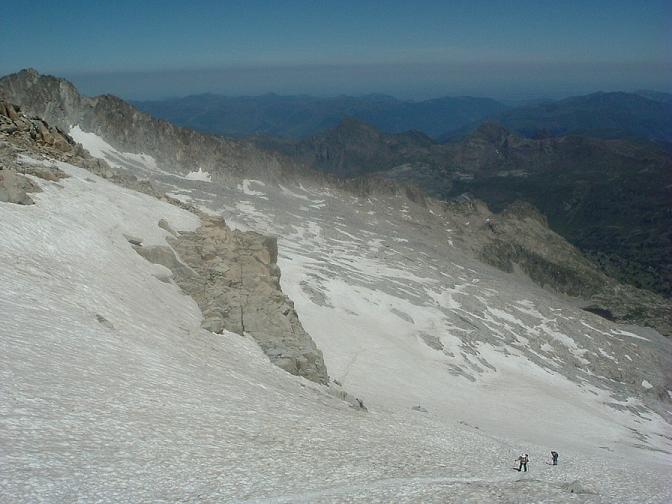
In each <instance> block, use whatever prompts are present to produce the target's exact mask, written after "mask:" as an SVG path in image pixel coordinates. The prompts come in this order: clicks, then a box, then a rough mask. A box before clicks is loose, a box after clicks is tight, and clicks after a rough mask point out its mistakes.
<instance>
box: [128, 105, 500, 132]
mask: <svg viewBox="0 0 672 504" xmlns="http://www.w3.org/2000/svg"><path fill="white" fill-rule="evenodd" d="M134 105H135V106H136V107H138V108H139V109H140V110H142V111H144V112H148V113H149V114H152V115H154V116H155V117H158V118H161V119H166V120H168V121H170V122H172V123H175V124H178V125H180V126H184V127H188V128H193V129H197V130H200V131H204V132H207V133H216V134H220V135H230V136H247V135H256V134H265V135H274V136H281V137H288V138H303V137H306V136H310V135H313V134H315V133H317V132H319V131H323V130H325V129H328V128H332V127H334V126H336V125H337V124H338V123H339V122H341V120H342V119H343V118H344V117H348V116H350V117H355V118H357V119H360V120H362V121H366V122H368V123H370V124H373V125H375V126H376V127H378V128H380V129H382V130H383V131H386V132H390V133H399V132H402V131H408V130H414V129H415V130H420V131H423V132H425V133H426V134H428V135H430V136H440V135H442V134H444V133H446V132H448V131H454V130H458V129H460V128H463V127H465V126H466V125H469V124H473V123H475V122H478V121H481V120H483V119H485V118H486V117H490V116H492V115H495V114H498V113H500V112H502V111H504V110H506V109H507V106H506V105H504V104H502V103H500V102H498V101H496V100H492V99H490V98H472V97H466V96H461V97H444V98H437V99H434V100H427V101H421V102H410V101H402V100H398V99H396V98H393V97H391V96H386V95H366V96H337V97H333V98H316V97H313V96H279V95H275V94H267V95H263V96H243V97H237V98H234V97H227V96H220V95H212V94H204V95H196V96H187V97H185V98H175V99H168V100H162V101H144V102H134Z"/></svg>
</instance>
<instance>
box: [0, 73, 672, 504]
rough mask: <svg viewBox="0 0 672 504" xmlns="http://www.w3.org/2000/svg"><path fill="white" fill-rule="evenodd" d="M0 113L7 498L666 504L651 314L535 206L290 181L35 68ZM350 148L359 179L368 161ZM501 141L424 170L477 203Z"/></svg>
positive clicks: (309, 153)
mask: <svg viewBox="0 0 672 504" xmlns="http://www.w3.org/2000/svg"><path fill="white" fill-rule="evenodd" d="M0 92H1V93H2V96H3V99H4V100H6V101H4V102H3V105H2V107H0V125H1V128H0V166H1V167H2V170H0V195H3V194H10V193H11V194H10V196H3V200H1V201H0V285H3V286H4V288H3V289H1V290H0V327H1V328H2V331H0V338H1V339H0V345H1V347H2V352H0V370H2V371H1V372H2V378H3V379H2V380H1V381H0V383H1V384H0V398H1V399H2V400H0V447H1V448H0V453H2V455H3V457H4V458H5V459H7V460H11V464H8V465H7V468H6V470H3V471H1V472H0V483H1V485H2V488H3V498H5V499H6V500H8V501H11V502H35V501H44V502H67V501H76V500H79V501H82V500H85V501H97V502H118V501H119V500H123V501H133V502H142V501H148V502H149V501H151V502H175V501H184V502H203V501H206V502H207V501H211V502H241V501H245V502H371V501H378V502H397V501H401V502H403V501H407V502H492V501H501V502H516V501H519V500H520V499H521V498H524V499H528V500H534V501H535V502H537V501H538V502H549V503H551V502H553V503H560V502H586V503H600V502H604V503H607V502H609V503H632V502H649V503H665V502H669V501H670V498H672V494H671V493H670V488H672V487H671V486H670V485H669V482H670V481H669V466H670V457H671V456H672V428H671V424H672V417H671V416H670V411H671V409H672V408H671V406H670V405H671V402H672V381H671V379H670V373H669V370H670V369H672V340H670V338H669V335H670V325H669V324H670V320H671V318H670V308H671V304H670V302H669V300H667V299H665V298H663V297H661V296H659V295H656V294H653V293H652V292H650V291H648V290H643V289H638V288H635V287H633V286H628V285H624V284H622V283H619V281H618V280H616V279H614V278H612V277H610V276H608V275H607V274H606V273H605V271H604V270H602V269H600V268H598V267H596V265H595V263H594V262H593V261H592V260H591V258H590V257H587V256H586V255H585V254H584V253H583V252H582V251H581V249H580V248H577V247H575V246H574V245H572V244H570V243H569V242H568V241H567V240H565V239H564V238H563V236H562V235H561V234H558V233H557V232H556V231H555V230H554V229H553V226H552V224H551V219H550V217H549V216H547V215H545V214H544V213H543V212H542V211H540V210H539V209H537V208H536V207H535V206H533V205H531V204H530V203H529V202H527V203H526V202H513V203H512V204H509V205H507V206H505V207H504V209H503V210H502V211H500V212H498V213H495V212H493V211H492V210H491V209H490V208H489V206H488V205H487V204H486V203H484V202H483V201H481V200H478V199H475V198H473V197H472V196H469V195H464V194H463V195H461V196H460V197H458V198H453V199H450V200H445V199H438V198H435V197H433V196H431V195H429V194H428V193H427V192H426V191H423V190H421V189H419V188H417V187H411V186H408V185H405V184H404V183H403V182H404V181H403V180H401V179H400V178H397V180H394V177H392V176H385V172H386V171H389V170H383V173H377V174H374V175H367V176H359V177H355V178H336V177H333V176H329V175H325V174H324V173H323V172H321V171H316V170H314V169H313V167H312V161H311V159H315V157H313V156H316V155H317V154H316V153H318V154H319V153H322V154H324V155H322V154H320V156H321V157H320V159H321V160H323V161H324V162H327V161H329V160H331V159H335V158H334V157H332V154H331V153H332V152H334V151H332V150H330V147H329V146H326V147H325V146H324V145H323V146H320V147H319V148H317V149H314V150H311V149H310V148H309V147H307V146H304V147H305V150H303V149H304V147H296V146H294V147H293V148H295V150H294V151H293V153H292V151H291V150H283V149H275V148H274V149H275V150H273V149H270V148H268V146H260V145H258V144H254V143H251V142H248V141H239V140H230V139H223V138H219V137H211V136H207V135H203V134H201V133H196V132H193V131H190V130H183V129H181V128H178V127H176V126H173V125H170V124H169V123H165V122H162V121H157V120H155V119H153V118H151V117H150V116H148V115H146V114H143V113H141V112H138V111H136V110H135V109H134V108H133V107H132V106H130V105H128V104H126V103H124V102H122V101H121V100H119V99H117V98H113V97H97V98H88V97H83V96H81V95H79V93H78V92H77V90H76V89H75V88H74V87H73V86H72V85H71V84H69V83H68V82H66V81H64V80H61V79H58V78H55V77H48V76H42V75H39V74H37V73H36V72H34V71H23V72H20V73H18V74H15V75H11V76H7V77H5V78H3V79H0ZM10 104H11V105H10ZM52 120H53V121H54V123H53V124H52V122H51V121H52ZM40 125H41V126H40ZM19 126H21V127H19ZM58 128H60V129H58ZM346 130H347V131H341V132H339V133H338V136H339V138H340V141H341V142H342V144H341V146H342V147H343V149H340V147H339V149H340V152H344V151H347V152H350V149H351V147H350V146H351V144H352V142H353V141H355V147H356V148H353V149H352V150H353V151H354V152H355V153H356V154H357V157H356V159H360V160H362V163H364V162H366V164H369V163H370V162H371V160H373V159H376V157H375V156H369V155H368V154H367V152H366V151H364V152H360V151H361V149H360V147H358V145H359V146H361V148H362V149H365V145H366V144H367V142H369V141H371V140H375V141H376V142H382V144H385V142H386V139H385V136H381V135H380V134H379V133H376V132H375V130H370V129H368V128H367V127H363V126H361V125H359V124H350V125H347V124H346ZM40 131H44V132H48V133H49V135H42V134H41V133H40ZM353 131H354V132H357V131H360V132H361V134H360V133H354V134H353V133H352V132H353ZM57 134H58V138H57V137H56V135H57ZM508 137H509V133H507V132H506V131H505V130H503V129H501V128H499V127H497V126H492V125H491V126H488V127H487V128H486V129H484V130H483V131H480V132H479V133H478V136H476V137H472V138H471V139H470V140H469V141H467V142H471V144H469V145H467V144H466V143H465V144H460V145H457V146H456V145H453V146H451V147H441V148H442V149H453V151H452V152H454V153H461V154H460V155H461V156H462V158H463V159H464V163H465V168H464V170H465V171H464V172H460V173H462V174H461V175H460V176H459V177H461V178H463V179H465V180H466V179H467V178H469V176H471V175H473V180H477V178H478V177H479V176H480V175H479V174H480V173H481V172H483V173H492V172H491V170H492V169H494V168H492V166H491V165H490V164H488V163H490V160H493V159H494V160H495V161H496V160H497V159H498V158H497V156H498V154H497V152H496V150H495V151H492V149H491V145H492V143H493V142H495V143H497V142H501V141H502V140H503V139H506V138H508ZM357 141H361V144H357V143H356V142H357ZM511 142H512V143H513V140H511ZM515 142H518V143H515V145H514V146H513V147H512V148H511V149H512V154H511V155H510V156H509V158H510V159H517V158H516V156H521V158H524V157H525V156H524V154H521V153H525V152H527V151H528V150H532V151H533V152H534V153H535V154H534V156H539V157H542V158H543V156H545V154H543V153H539V152H537V151H536V150H535V149H538V148H539V146H540V145H542V146H546V147H544V148H548V149H549V151H550V152H553V153H555V154H553V156H557V157H558V158H561V157H562V156H561V154H560V153H562V152H567V151H564V150H562V149H564V147H563V146H562V145H563V142H569V140H567V139H556V140H553V141H552V142H549V143H542V144H539V143H534V141H531V140H529V139H522V138H521V139H516V140H515ZM529 142H533V143H529ZM554 142H557V145H556V143H554ZM382 144H381V147H380V149H381V150H380V152H382V153H383V154H385V153H389V152H398V153H400V154H399V155H401V156H403V153H404V152H409V151H410V150H412V149H415V148H416V147H406V145H410V146H416V145H424V147H422V149H425V151H424V152H430V153H433V152H434V149H436V144H433V143H432V142H431V141H429V140H427V139H426V138H425V137H423V136H422V135H419V134H408V135H406V136H403V138H402V137H396V138H395V139H394V141H392V142H391V143H389V144H385V145H382ZM306 145H308V144H306ZM600 145H602V144H600ZM514 147H515V148H514ZM418 148H419V147H418ZM554 149H555V150H554ZM542 150H543V149H542ZM628 152H629V154H628V153H627V152H626V154H628V155H631V154H632V152H631V151H628ZM298 153H301V156H303V157H302V158H301V159H299V158H298V157H297V156H298ZM474 153H477V154H478V155H475V154H474ZM472 154H474V155H473V156H472ZM385 155H387V154H385ZM394 155H396V154H394ZM432 155H434V154H432ZM455 155H456V156H457V155H458V154H455ZM348 156H349V154H348V155H347V156H345V157H343V158H341V159H340V160H339V161H338V163H339V164H338V166H341V167H347V166H348V164H347V163H346V162H345V160H346V158H347V159H350V158H348ZM409 156H410V155H409ZM411 158H412V156H411V157H409V158H408V159H411ZM390 159H392V156H391V157H390ZM553 159H555V158H553ZM486 161H487V162H486ZM358 162H359V161H358ZM428 162H429V161H428ZM657 162H658V158H653V159H652V161H651V163H652V166H657V165H656V163H657ZM409 163H410V161H409ZM521 163H522V162H521ZM523 164H524V163H523ZM517 165H518V162H517V161H516V162H515V163H514V162H513V161H511V163H510V165H509V164H506V167H507V170H508V169H515V168H514V167H515V166H517ZM496 166H497V165H495V168H496ZM502 166H504V165H502ZM382 168H386V166H382ZM616 168H618V167H616ZM348 169H349V168H348ZM393 169H394V168H393ZM365 171H367V172H368V171H378V172H380V170H365ZM362 173H364V172H362ZM511 176H517V175H515V174H512V175H511ZM459 177H458V178H459ZM457 182H458V180H457V179H455V180H453V179H451V184H454V183H457ZM2 191H4V192H2ZM25 198H30V202H28V201H27V200H26V199H25ZM26 203H32V204H26ZM549 224H551V225H550V226H549ZM35 447H39V449H36V448H35ZM550 450H555V451H558V452H559V453H560V465H558V466H553V465H551V463H550V461H549V453H550ZM521 452H523V453H528V454H529V458H530V463H529V472H527V473H519V472H518V471H512V470H511V468H512V464H513V461H514V460H515V459H516V457H518V456H519V455H520V453H521ZM547 461H548V463H546V462H547Z"/></svg>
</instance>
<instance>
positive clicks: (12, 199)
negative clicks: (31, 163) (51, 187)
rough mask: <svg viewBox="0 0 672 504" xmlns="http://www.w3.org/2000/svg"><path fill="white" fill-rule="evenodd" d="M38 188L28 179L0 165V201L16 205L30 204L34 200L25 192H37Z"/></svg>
mask: <svg viewBox="0 0 672 504" xmlns="http://www.w3.org/2000/svg"><path fill="white" fill-rule="evenodd" d="M38 191H40V188H39V187H38V186H36V185H35V184H33V183H32V182H31V181H30V179H28V178H26V177H24V176H23V175H20V174H18V173H16V172H15V171H14V170H5V169H3V168H2V167H0V201H3V202H5V203H16V204H17V205H32V204H34V203H35V202H34V201H33V200H32V199H31V198H30V196H28V194H27V193H31V192H38Z"/></svg>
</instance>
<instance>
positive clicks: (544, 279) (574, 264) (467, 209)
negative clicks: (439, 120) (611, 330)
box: [428, 198, 672, 336]
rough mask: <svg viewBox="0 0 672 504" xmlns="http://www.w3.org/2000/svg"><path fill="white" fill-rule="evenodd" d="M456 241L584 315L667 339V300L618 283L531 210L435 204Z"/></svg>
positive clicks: (520, 205) (670, 325) (465, 202)
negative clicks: (641, 328) (495, 210)
mask: <svg viewBox="0 0 672 504" xmlns="http://www.w3.org/2000/svg"><path fill="white" fill-rule="evenodd" d="M428 201H429V204H430V208H433V209H435V211H436V212H442V213H443V215H444V216H445V218H446V219H447V220H449V222H450V224H451V227H452V228H453V229H455V231H456V237H457V238H458V239H460V240H462V241H463V243H464V244H465V245H466V246H467V247H469V248H470V249H471V250H472V251H473V252H474V253H475V254H476V256H477V257H479V258H480V259H481V260H482V261H483V262H485V263H488V264H490V265H492V266H495V267H496V268H498V269H501V270H502V271H506V272H508V273H516V272H520V273H523V274H524V275H525V276H527V277H529V278H530V279H531V280H532V281H534V282H535V283H536V284H538V285H541V286H542V287H545V288H548V289H550V290H553V291H555V292H559V293H561V294H565V295H567V296H571V297H573V298H575V299H576V302H577V303H578V304H579V305H580V306H582V307H583V308H584V309H586V310H587V311H591V312H592V313H595V314H597V315H600V316H603V317H605V318H608V319H610V320H613V321H617V322H621V323H626V324H635V325H642V326H648V327H653V328H655V329H657V330H658V331H659V332H660V333H661V334H664V335H667V336H672V302H670V301H669V300H667V299H665V298H663V297H661V296H659V295H657V294H655V293H653V292H651V291H648V290H645V289H638V288H636V287H633V286H630V285H626V284H621V283H619V282H617V281H616V280H614V279H613V278H611V277H609V276H607V275H606V274H604V272H602V271H601V270H600V269H599V268H598V267H597V266H596V265H595V263H593V262H592V261H591V260H590V259H588V258H587V257H586V256H585V255H584V254H582V253H581V251H579V250H578V249H577V248H576V247H574V246H573V245H571V244H570V243H568V242H567V241H566V240H564V239H563V238H562V237H561V236H559V235H558V234H557V233H555V232H554V231H552V230H551V229H550V228H549V227H548V224H547V221H546V218H545V216H544V215H542V214H541V213H540V212H539V211H538V210H537V209H536V208H535V207H534V206H532V205H530V204H529V203H525V202H520V201H519V202H516V203H514V204H513V205H511V206H509V207H507V209H505V210H504V211H503V212H501V213H498V214H495V213H493V212H491V211H490V210H489V209H488V207H487V205H485V204H484V203H482V202H480V201H478V200H473V199H470V198H463V199H462V200H461V201H452V202H443V203H439V202H436V201H435V200H431V199H430V200H428Z"/></svg>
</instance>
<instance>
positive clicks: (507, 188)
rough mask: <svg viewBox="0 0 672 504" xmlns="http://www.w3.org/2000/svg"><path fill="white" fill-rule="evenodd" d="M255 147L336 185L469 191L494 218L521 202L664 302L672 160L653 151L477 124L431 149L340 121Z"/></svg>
mask: <svg viewBox="0 0 672 504" xmlns="http://www.w3.org/2000/svg"><path fill="white" fill-rule="evenodd" d="M257 144H258V145H259V146H260V147H263V148H266V149H269V150H275V151H280V152H282V153H284V154H285V155H287V156H289V157H291V158H294V159H296V160H298V161H300V162H302V163H304V164H306V165H308V166H311V167H313V168H317V169H319V170H322V171H326V172H329V173H334V174H336V175H338V176H341V177H345V178H347V177H357V176H363V175H370V174H377V175H379V176H382V177H385V178H389V179H394V180H397V181H400V182H405V183H411V184H414V185H418V186H420V187H421V188H423V189H424V190H426V191H428V192H429V193H431V194H434V195H436V196H439V197H441V198H446V199H450V198H454V197H456V196H459V195H461V194H463V193H471V194H472V195H474V196H475V197H477V198H479V199H482V200H484V201H485V202H487V203H488V205H489V206H490V207H491V208H492V209H493V210H495V211H501V210H502V209H504V208H505V207H506V206H508V205H510V204H511V203H513V202H515V201H517V200H523V201H527V202H529V203H531V204H533V205H534V206H536V207H537V208H538V209H539V210H541V211H542V213H543V214H544V215H546V217H547V218H548V221H549V224H550V226H551V227H552V228H553V229H554V230H555V231H556V232H558V233H560V234H561V235H563V236H564V237H565V238H567V239H568V240H569V241H570V242H571V243H573V244H574V245H576V246H578V247H579V248H580V249H582V250H583V251H584V252H585V253H587V254H588V255H589V256H591V257H592V258H593V259H594V260H595V261H597V262H598V263H600V264H601V265H602V267H603V268H604V269H605V270H606V271H608V272H609V273H610V274H612V275H614V276H616V277H618V278H620V279H621V280H623V281H626V282H628V283H632V284H634V285H636V286H639V287H643V288H648V289H651V290H655V291H657V292H660V293H662V294H665V295H666V296H671V295H672V255H671V254H670V251H672V214H670V211H669V210H670V202H671V201H672V156H671V155H670V154H669V153H668V152H666V151H665V150H664V149H663V148H662V147H661V146H659V145H657V144H655V143H652V142H647V141H643V140H637V141H634V140H629V139H602V138H593V137H586V136H579V135H565V136H558V137H551V138H542V139H531V138H525V137H523V136H521V135H518V134H516V133H512V132H510V131H509V130H507V129H506V128H504V127H503V126H501V125H499V124H496V123H484V124H482V125H481V126H480V127H479V128H477V129H476V130H475V131H473V132H472V133H471V134H469V135H467V136H466V137H464V138H462V139H460V140H454V141H452V142H449V143H445V144H440V143H437V142H435V141H433V140H432V139H431V138H429V137H428V136H426V135H424V134H422V133H417V132H410V133H398V134H388V133H383V132H381V131H379V130H377V129H376V128H374V127H373V126H371V125H368V124H365V123H362V122H360V121H357V120H355V119H346V120H344V121H343V122H342V123H341V124H340V125H338V126H337V127H336V128H333V129H331V130H328V131H325V132H322V133H320V134H317V135H315V136H313V137H311V138H308V139H303V140H299V141H288V140H277V139H272V138H258V139H257Z"/></svg>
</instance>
